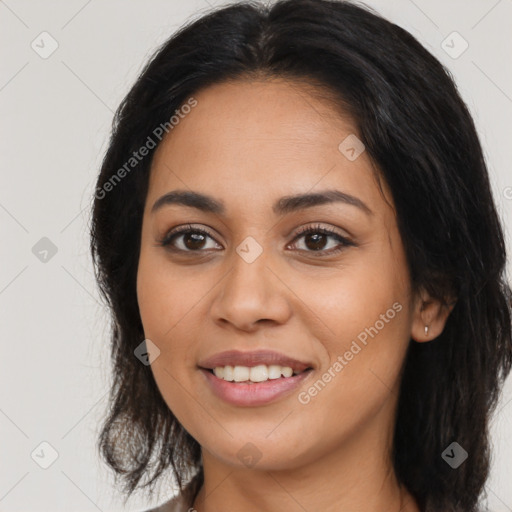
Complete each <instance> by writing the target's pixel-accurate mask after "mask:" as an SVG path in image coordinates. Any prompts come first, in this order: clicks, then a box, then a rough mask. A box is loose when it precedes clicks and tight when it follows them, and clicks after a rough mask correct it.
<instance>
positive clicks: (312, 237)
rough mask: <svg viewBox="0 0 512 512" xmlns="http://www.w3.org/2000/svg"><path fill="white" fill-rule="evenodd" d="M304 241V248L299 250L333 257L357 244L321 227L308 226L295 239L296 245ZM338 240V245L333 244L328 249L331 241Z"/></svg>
mask: <svg viewBox="0 0 512 512" xmlns="http://www.w3.org/2000/svg"><path fill="white" fill-rule="evenodd" d="M301 238H302V239H304V242H303V244H304V247H305V248H300V249H299V250H301V251H303V252H310V253H319V255H331V254H335V253H338V252H340V251H342V250H343V249H345V248H346V247H348V246H354V245H355V244H354V243H353V242H352V241H350V240H349V239H348V238H346V237H344V236H342V235H340V234H339V233H337V232H336V231H333V230H331V229H327V228H324V227H321V226H308V227H306V228H304V229H302V230H301V231H300V232H299V233H298V234H297V236H296V237H295V239H294V245H296V243H295V242H296V241H297V240H299V239H301ZM330 239H332V240H337V243H334V244H331V247H330V248H326V247H327V246H328V245H329V243H330V242H329V240H330Z"/></svg>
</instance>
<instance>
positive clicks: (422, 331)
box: [411, 289, 457, 343]
mask: <svg viewBox="0 0 512 512" xmlns="http://www.w3.org/2000/svg"><path fill="white" fill-rule="evenodd" d="M456 302H457V300H456V299H454V298H453V297H449V298H446V299H445V300H444V301H442V300H440V299H434V298H432V297H431V296H430V295H429V293H428V292H426V291H425V290H424V289H421V290H420V292H419V293H418V294H417V295H416V299H415V304H414V313H413V322H412V326H411V338H412V339H413V340H414V341H417V342H419V343H423V342H426V341H432V340H433V339H435V338H437V337H438V336H439V335H440V334H441V333H442V332H443V329H444V327H445V325H446V321H447V320H448V316H449V315H450V313H451V311H452V309H453V307H454V306H455V303H456Z"/></svg>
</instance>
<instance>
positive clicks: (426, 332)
mask: <svg viewBox="0 0 512 512" xmlns="http://www.w3.org/2000/svg"><path fill="white" fill-rule="evenodd" d="M425 336H428V325H425Z"/></svg>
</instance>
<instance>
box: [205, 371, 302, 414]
mask: <svg viewBox="0 0 512 512" xmlns="http://www.w3.org/2000/svg"><path fill="white" fill-rule="evenodd" d="M201 372H202V374H203V375H204V376H205V377H206V380H207V381H208V384H209V385H210V388H211V389H212V391H213V392H214V394H215V395H217V396H218V397H219V398H221V399H222V400H224V401H225V402H228V403H230V404H232V405H238V406H257V405H264V404H268V403H271V402H275V401H276V400H278V399H279V398H282V397H283V396H285V395H288V394H290V393H291V392H292V391H293V390H295V389H297V388H298V387H299V386H300V385H301V384H302V382H303V381H304V380H305V379H307V378H308V377H309V375H310V374H311V373H312V370H306V371H303V372H301V373H299V374H298V375H294V376H292V377H280V378H279V379H270V380H267V381H265V382H253V383H251V384H246V383H245V382H228V381H227V380H224V379H219V378H218V377H216V376H215V375H214V374H213V373H211V372H210V371H209V370H205V369H204V368H201Z"/></svg>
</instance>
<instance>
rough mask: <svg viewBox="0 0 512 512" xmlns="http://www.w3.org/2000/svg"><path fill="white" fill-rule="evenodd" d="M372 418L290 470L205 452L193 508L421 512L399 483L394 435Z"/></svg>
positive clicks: (206, 510)
mask: <svg viewBox="0 0 512 512" xmlns="http://www.w3.org/2000/svg"><path fill="white" fill-rule="evenodd" d="M381 413H382V414H386V412H385V411H382V410H381ZM387 413H389V411H387ZM377 416H378V415H377ZM374 419H375V421H373V422H372V423H371V424H370V425H367V426H366V427H365V428H360V429H359V430H358V431H357V432H354V433H353V434H352V435H351V436H350V438H349V439H346V440H345V442H344V443H343V444H342V445H341V446H338V447H327V449H326V450H324V451H325V453H324V454H323V456H321V457H317V458H316V459H315V460H314V461H311V460H308V461H307V462H306V463H304V464H302V465H298V466H294V467H293V468H290V469H280V470H273V469H271V468H267V469H256V468H252V469H249V468H240V467H238V466H236V467H235V466H233V465H229V464H226V463H224V462H223V461H220V460H219V459H218V458H216V457H214V456H213V455H212V454H211V453H210V452H208V451H207V450H204V449H203V452H202V453H203V468H204V484H203V486H202V488H201V490H200V492H199V494H198V495H197V497H196V499H195V501H194V505H193V506H194V509H195V510H196V511H197V512H213V511H216V510H226V509H227V508H229V509H230V510H243V511H244V512H257V511H258V512H259V511H261V510H266V511H269V512H274V511H275V512H277V511H282V510H289V511H291V512H295V511H297V512H304V511H305V510H322V511H323V512H343V511H350V512H355V511H361V512H362V511H364V512H382V510H386V511H389V512H420V511H419V508H418V506H417V503H416V502H415V500H414V498H413V497H412V495H411V494H410V493H408V492H407V490H406V489H404V488H403V487H401V486H400V485H399V483H398V481H397V479H396V476H395V473H394V470H393V467H392V464H391V456H390V454H391V450H390V446H391V440H392V430H391V429H387V431H385V432H383V429H382V422H381V421H379V418H377V417H376V418H374ZM384 430H385V429H384ZM228 504H229V507H227V505H228Z"/></svg>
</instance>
